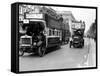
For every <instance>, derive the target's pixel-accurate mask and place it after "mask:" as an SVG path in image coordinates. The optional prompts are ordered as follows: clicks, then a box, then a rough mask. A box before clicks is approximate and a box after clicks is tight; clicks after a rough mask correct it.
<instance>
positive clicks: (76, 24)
mask: <svg viewBox="0 0 100 76" xmlns="http://www.w3.org/2000/svg"><path fill="white" fill-rule="evenodd" d="M72 28H73V29H84V28H85V26H84V25H83V24H82V23H72Z"/></svg>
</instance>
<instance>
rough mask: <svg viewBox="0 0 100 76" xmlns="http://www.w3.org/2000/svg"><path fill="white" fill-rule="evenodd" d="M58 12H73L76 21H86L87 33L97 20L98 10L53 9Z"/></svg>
mask: <svg viewBox="0 0 100 76" xmlns="http://www.w3.org/2000/svg"><path fill="white" fill-rule="evenodd" d="M51 8H53V9H54V10H56V11H71V12H72V14H73V16H74V17H75V19H76V20H78V21H80V20H82V21H85V24H86V28H85V32H87V30H88V29H89V27H90V26H91V24H92V23H93V22H94V21H95V19H96V10H95V9H90V8H89V9H88V8H72V7H51Z"/></svg>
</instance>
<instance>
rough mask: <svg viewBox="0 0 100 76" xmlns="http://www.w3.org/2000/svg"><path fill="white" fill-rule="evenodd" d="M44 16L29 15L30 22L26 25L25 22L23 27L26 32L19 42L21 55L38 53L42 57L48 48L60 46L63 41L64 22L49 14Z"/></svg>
mask: <svg viewBox="0 0 100 76" xmlns="http://www.w3.org/2000/svg"><path fill="white" fill-rule="evenodd" d="M37 15H38V16H37ZM44 15H45V14H43V15H41V14H27V16H26V17H27V19H28V21H26V23H25V22H23V26H22V28H23V29H24V30H26V32H25V34H24V35H22V36H20V40H19V43H20V46H19V55H23V54H24V52H28V53H37V54H38V55H39V56H40V57H42V56H44V55H45V52H46V51H47V50H46V49H47V48H48V47H54V46H60V44H61V41H62V30H61V23H62V22H61V21H60V19H53V18H51V17H50V16H48V15H47V14H46V15H45V16H44ZM40 16H41V17H40ZM30 17H31V18H30ZM34 17H35V18H34ZM36 17H37V18H36ZM44 17H46V18H44Z"/></svg>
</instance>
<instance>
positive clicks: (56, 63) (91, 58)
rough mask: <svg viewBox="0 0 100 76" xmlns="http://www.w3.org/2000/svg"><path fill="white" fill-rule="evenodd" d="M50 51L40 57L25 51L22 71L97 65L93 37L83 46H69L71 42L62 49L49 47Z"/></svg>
mask: <svg viewBox="0 0 100 76" xmlns="http://www.w3.org/2000/svg"><path fill="white" fill-rule="evenodd" d="M48 51H49V52H48V53H47V54H46V55H45V56H43V57H39V56H37V55H35V54H28V53H25V55H24V56H20V57H19V70H20V71H36V70H52V69H69V68H86V67H95V66H96V43H95V41H94V40H93V39H88V38H85V46H84V47H83V48H69V44H66V45H62V46H61V48H60V49H58V48H49V49H48Z"/></svg>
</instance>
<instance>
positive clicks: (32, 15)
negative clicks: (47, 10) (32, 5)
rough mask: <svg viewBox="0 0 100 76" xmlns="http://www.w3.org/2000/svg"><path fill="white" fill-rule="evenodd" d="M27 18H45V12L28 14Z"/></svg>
mask: <svg viewBox="0 0 100 76" xmlns="http://www.w3.org/2000/svg"><path fill="white" fill-rule="evenodd" d="M26 19H43V14H40V13H32V14H26Z"/></svg>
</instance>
